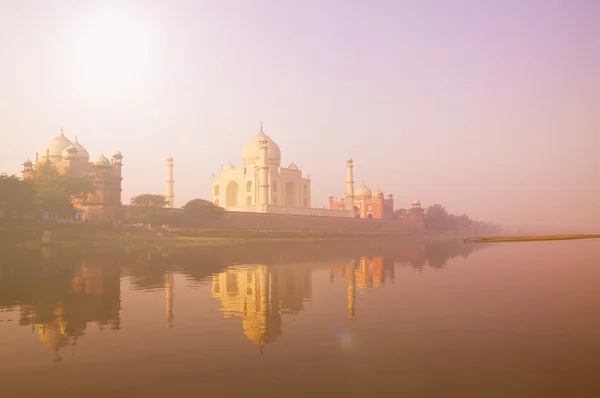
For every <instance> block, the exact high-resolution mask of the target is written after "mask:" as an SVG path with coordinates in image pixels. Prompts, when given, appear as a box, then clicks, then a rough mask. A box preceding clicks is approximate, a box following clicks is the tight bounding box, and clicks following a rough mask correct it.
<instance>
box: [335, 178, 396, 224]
mask: <svg viewBox="0 0 600 398" xmlns="http://www.w3.org/2000/svg"><path fill="white" fill-rule="evenodd" d="M345 206H346V200H345V199H337V198H334V197H333V196H330V197H329V208H330V209H333V210H343V209H344V208H345ZM354 211H355V214H356V217H357V218H374V219H389V218H392V215H393V213H394V195H392V194H389V195H388V196H387V199H386V198H385V197H384V195H383V192H381V191H380V190H379V189H376V190H375V191H374V192H371V190H370V189H369V187H367V186H366V185H365V184H362V185H361V186H359V187H358V188H357V189H356V191H355V192H354Z"/></svg>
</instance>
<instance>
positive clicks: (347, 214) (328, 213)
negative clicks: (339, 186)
mask: <svg viewBox="0 0 600 398" xmlns="http://www.w3.org/2000/svg"><path fill="white" fill-rule="evenodd" d="M227 211H230V212H242V213H262V214H281V215H294V216H315V217H335V218H354V212H352V211H347V210H332V209H322V208H311V207H290V206H277V205H267V206H260V205H256V206H237V207H231V208H229V209H227Z"/></svg>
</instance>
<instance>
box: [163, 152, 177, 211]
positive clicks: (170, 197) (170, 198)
mask: <svg viewBox="0 0 600 398" xmlns="http://www.w3.org/2000/svg"><path fill="white" fill-rule="evenodd" d="M174 184H175V181H174V180H173V157H172V156H171V155H169V157H168V158H167V186H166V192H165V197H166V198H167V206H168V207H170V208H173V207H175V191H174V190H173V185H174Z"/></svg>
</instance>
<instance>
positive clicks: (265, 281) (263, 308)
mask: <svg viewBox="0 0 600 398" xmlns="http://www.w3.org/2000/svg"><path fill="white" fill-rule="evenodd" d="M261 268H262V271H263V272H260V273H259V275H260V281H259V282H258V283H259V284H260V287H259V290H260V307H259V316H260V320H261V322H260V346H261V347H262V346H263V345H264V344H265V341H264V338H265V337H266V336H268V335H269V317H268V312H269V310H270V309H271V308H269V293H270V290H271V289H270V286H269V272H268V271H267V267H266V266H264V265H263V266H261Z"/></svg>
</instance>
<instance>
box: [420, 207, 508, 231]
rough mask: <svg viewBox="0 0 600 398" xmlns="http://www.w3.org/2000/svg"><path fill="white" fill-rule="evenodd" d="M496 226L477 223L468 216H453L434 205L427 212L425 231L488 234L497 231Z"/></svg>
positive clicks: (443, 208) (481, 222) (497, 227)
mask: <svg viewBox="0 0 600 398" xmlns="http://www.w3.org/2000/svg"><path fill="white" fill-rule="evenodd" d="M499 228H500V227H499V226H498V225H496V224H492V223H488V222H483V221H476V220H473V219H471V218H470V217H469V216H468V215H466V214H464V213H463V214H460V215H456V214H451V213H449V212H448V211H447V210H446V208H445V207H444V206H443V205H440V204H434V205H431V206H429V207H428V208H427V209H426V210H425V229H426V230H428V231H436V232H462V231H464V232H487V231H493V230H497V229H499Z"/></svg>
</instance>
